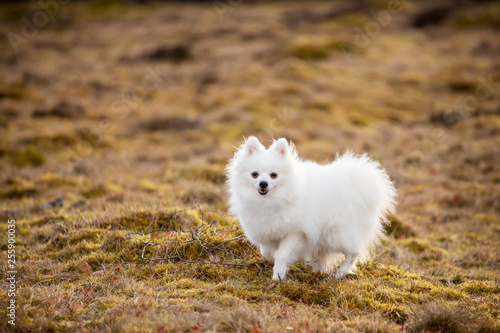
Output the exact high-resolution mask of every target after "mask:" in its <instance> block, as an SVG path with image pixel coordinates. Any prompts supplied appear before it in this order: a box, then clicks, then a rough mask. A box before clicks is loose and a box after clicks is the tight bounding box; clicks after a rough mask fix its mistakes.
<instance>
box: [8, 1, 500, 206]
mask: <svg viewBox="0 0 500 333" xmlns="http://www.w3.org/2000/svg"><path fill="white" fill-rule="evenodd" d="M499 17H500V4H499V3H498V2H496V1H443V2H439V3H435V2H434V1H388V2H386V1H353V2H347V1H345V2H344V1H323V2H295V1H282V2H281V1H277V2H274V1H243V0H242V1H235V0H234V1H199V2H196V1H192V2H183V1H178V2H170V1H165V2H159V1H118V0H109V1H62V0H46V1H2V3H1V7H0V20H1V21H0V22H1V23H0V33H1V36H2V39H1V40H0V43H1V49H2V52H1V53H0V63H1V65H0V66H1V75H0V127H1V131H2V136H1V138H0V168H1V170H2V172H1V176H0V178H1V179H0V182H2V184H3V190H2V193H1V194H0V195H1V196H2V198H3V203H2V206H3V209H4V210H9V209H10V208H11V206H12V207H14V211H15V210H16V209H17V210H19V208H15V207H19V206H22V207H25V208H26V207H28V208H26V211H27V212H29V211H31V210H30V209H31V208H29V207H38V206H40V205H41V206H43V204H44V203H45V202H49V201H51V200H53V199H55V198H63V197H64V198H65V200H64V206H65V207H67V206H68V205H71V204H77V203H85V204H88V205H90V207H92V205H94V204H95V205H97V206H99V203H102V202H103V200H104V202H106V200H116V201H118V202H122V201H123V200H125V201H128V202H139V203H140V202H143V201H147V202H151V200H152V201H153V202H156V201H160V202H164V203H166V202H168V203H169V204H176V203H179V202H189V201H190V200H192V197H193V196H194V195H200V196H204V197H207V198H211V199H210V200H211V204H213V205H214V208H216V209H224V208H225V199H224V195H225V190H224V187H223V182H224V179H225V177H224V174H223V170H224V167H225V164H226V161H227V159H228V158H230V157H231V156H232V154H233V152H234V147H235V146H236V147H237V146H238V145H240V144H241V143H242V142H243V138H244V137H248V136H250V135H256V136H258V137H259V138H260V139H261V140H262V141H269V140H271V139H272V138H277V137H287V138H289V139H291V140H292V141H293V142H295V144H296V145H297V147H298V150H299V153H301V154H302V156H304V157H306V158H311V159H315V160H318V161H325V162H326V161H331V160H332V159H333V158H334V154H335V153H336V152H337V151H342V150H344V149H346V148H348V147H350V148H351V149H354V150H355V151H357V152H369V153H371V154H372V155H373V156H374V157H375V158H378V159H380V160H381V161H382V162H383V164H384V165H386V166H387V168H388V169H389V171H390V174H391V176H392V177H393V178H394V179H395V180H396V181H397V182H398V184H399V186H401V187H403V188H404V186H412V185H419V186H420V185H422V184H423V183H425V182H430V183H434V184H435V183H436V181H443V179H444V180H447V181H453V180H455V179H459V180H466V179H468V178H469V177H471V176H472V177H474V181H479V182H484V183H487V184H488V185H491V184H493V183H495V184H498V181H499V179H500V178H499V177H500V174H499V169H498V165H499V163H498V162H499V161H498V158H499V154H498V153H499V148H498V147H499V145H498V142H499V137H500V136H499V131H500V120H499V108H498V105H499V99H498V91H499V85H498V82H499V79H500V58H499V57H498V56H499V51H500V40H499V38H498V32H499V29H500V20H499ZM94 199H97V200H94ZM19 200H21V201H23V200H28V202H29V203H27V204H26V206H25V205H24V204H19V203H18V202H19ZM404 200H405V199H404V197H403V201H404ZM495 205H497V204H495ZM495 207H496V208H497V209H498V206H495ZM35 210H36V209H35ZM21 211H24V210H23V209H21Z"/></svg>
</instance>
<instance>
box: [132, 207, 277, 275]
mask: <svg viewBox="0 0 500 333" xmlns="http://www.w3.org/2000/svg"><path fill="white" fill-rule="evenodd" d="M189 206H191V207H195V208H197V209H198V210H199V212H200V218H201V221H202V225H200V226H198V227H197V228H195V229H192V230H177V229H168V228H167V227H168V225H169V223H170V222H171V221H173V220H174V219H176V218H177V217H178V216H179V215H180V214H181V213H183V212H184V211H186V209H187V208H188V207H189ZM224 217H225V214H222V215H221V216H219V217H218V218H217V219H215V220H213V221H210V222H205V213H204V211H203V210H202V209H201V206H200V205H199V204H198V203H197V202H196V201H195V202H194V203H191V204H189V205H186V206H185V207H184V208H183V209H181V210H180V211H177V212H175V213H174V214H172V216H170V218H169V219H168V220H167V221H166V222H165V223H164V224H163V225H162V227H161V228H159V229H153V230H151V231H148V232H145V233H144V232H143V233H141V232H130V233H128V234H127V235H126V237H127V238H129V239H132V240H133V241H136V242H139V243H140V244H142V245H143V248H142V253H141V259H143V260H148V261H171V260H177V261H181V262H186V263H191V264H211V265H220V266H234V267H247V268H253V269H256V270H257V271H258V272H259V273H260V272H261V269H269V268H270V267H269V266H268V265H267V264H266V263H265V262H259V263H256V264H252V265H249V264H242V263H232V262H223V261H222V260H221V261H213V257H211V256H210V260H209V261H202V260H198V259H200V258H203V257H205V256H209V255H210V254H211V253H213V252H215V251H220V252H222V253H223V258H224V257H225V258H224V260H231V258H233V259H236V260H242V261H243V260H244V259H243V258H242V257H241V256H240V255H238V254H236V253H235V252H237V253H240V251H238V250H237V249H234V248H231V247H230V246H227V245H228V244H229V243H231V242H233V241H237V240H239V239H241V238H244V235H243V234H240V235H238V236H236V237H233V238H230V239H226V240H223V241H221V242H218V243H212V242H210V241H209V240H207V239H206V238H204V234H206V233H208V232H210V231H211V232H210V235H211V236H212V237H213V236H215V235H216V234H217V232H237V231H238V229H235V230H219V222H220V220H221V219H222V218H224ZM211 229H212V230H211ZM157 232H173V233H176V234H187V235H190V236H191V237H190V238H189V236H188V238H187V239H186V238H183V240H173V241H172V240H167V241H163V242H160V243H154V242H152V241H151V237H150V240H149V241H142V240H138V239H137V237H134V236H135V235H137V236H147V235H152V234H154V233H157ZM192 242H197V243H198V244H199V245H200V248H201V252H200V253H199V254H198V255H197V256H195V257H194V258H192V259H187V258H185V257H183V256H181V255H179V254H176V255H168V252H169V250H174V251H175V249H172V248H170V247H168V248H167V249H166V253H165V256H164V257H163V258H161V257H160V258H149V257H147V256H146V250H147V249H148V248H150V247H151V248H152V247H156V246H159V245H167V244H177V245H180V244H188V243H192ZM249 248H250V249H251V250H252V252H254V253H256V251H255V250H254V249H253V247H251V246H250V247H249ZM176 252H177V251H176Z"/></svg>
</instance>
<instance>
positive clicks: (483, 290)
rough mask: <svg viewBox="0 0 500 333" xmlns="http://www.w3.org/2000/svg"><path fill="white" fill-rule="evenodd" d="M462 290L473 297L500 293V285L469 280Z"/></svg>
mask: <svg viewBox="0 0 500 333" xmlns="http://www.w3.org/2000/svg"><path fill="white" fill-rule="evenodd" d="M460 290H461V291H464V292H466V293H468V294H472V295H477V294H483V295H487V294H499V293H500V287H498V285H495V283H493V282H492V281H474V280H469V281H466V282H464V283H462V284H461V285H460Z"/></svg>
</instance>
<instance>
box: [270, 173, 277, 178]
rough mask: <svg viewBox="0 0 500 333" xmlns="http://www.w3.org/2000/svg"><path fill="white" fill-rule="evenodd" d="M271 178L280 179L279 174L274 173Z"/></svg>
mask: <svg viewBox="0 0 500 333" xmlns="http://www.w3.org/2000/svg"><path fill="white" fill-rule="evenodd" d="M270 176H271V178H272V179H276V178H278V174H277V173H276V172H273V173H272V174H271V175H270Z"/></svg>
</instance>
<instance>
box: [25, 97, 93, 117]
mask: <svg viewBox="0 0 500 333" xmlns="http://www.w3.org/2000/svg"><path fill="white" fill-rule="evenodd" d="M84 115H85V110H84V109H83V107H82V106H80V105H78V104H72V103H69V102H66V101H63V102H61V103H59V104H58V105H56V106H55V107H53V108H51V109H39V110H34V111H33V113H32V114H31V116H32V117H33V118H44V117H57V118H79V117H82V116H84Z"/></svg>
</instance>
